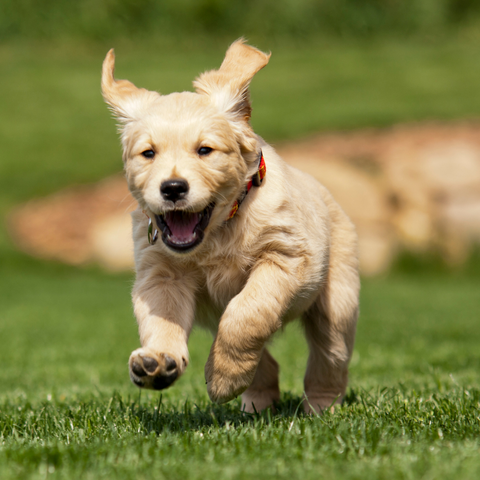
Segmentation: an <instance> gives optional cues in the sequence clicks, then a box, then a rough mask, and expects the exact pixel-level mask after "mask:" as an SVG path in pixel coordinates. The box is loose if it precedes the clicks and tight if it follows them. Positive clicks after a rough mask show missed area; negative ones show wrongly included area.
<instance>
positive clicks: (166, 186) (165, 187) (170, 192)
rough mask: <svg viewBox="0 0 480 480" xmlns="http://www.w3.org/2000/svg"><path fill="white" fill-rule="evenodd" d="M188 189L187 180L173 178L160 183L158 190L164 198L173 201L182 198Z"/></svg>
mask: <svg viewBox="0 0 480 480" xmlns="http://www.w3.org/2000/svg"><path fill="white" fill-rule="evenodd" d="M188 189H189V186H188V182H187V181H186V180H182V179H181V178H174V179H173V180H166V181H165V182H163V183H162V184H161V185H160V192H161V194H162V196H163V198H164V199H165V200H171V201H172V202H173V203H175V202H176V201H178V200H181V199H182V198H185V195H186V194H187V192H188Z"/></svg>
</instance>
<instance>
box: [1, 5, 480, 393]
mask: <svg viewBox="0 0 480 480" xmlns="http://www.w3.org/2000/svg"><path fill="white" fill-rule="evenodd" d="M240 36H244V37H246V38H247V39H248V40H249V43H251V44H253V45H256V46H257V47H259V48H260V49H262V50H264V51H272V53H273V55H272V58H271V60H270V63H269V65H268V67H267V68H266V69H264V70H262V72H260V73H259V74H258V75H257V76H256V77H255V79H254V80H253V83H252V87H251V92H252V100H253V117H252V123H253V126H254V129H255V130H256V132H257V133H258V134H260V135H261V136H263V137H264V138H265V139H266V141H268V142H270V143H272V144H273V145H274V146H275V147H276V148H277V150H278V151H279V153H280V154H281V155H282V156H283V157H284V158H285V160H286V161H288V162H289V163H291V164H292V165H295V166H298V167H299V168H301V169H303V170H305V171H308V172H310V173H311V174H312V175H314V176H315V177H316V178H318V179H319V180H320V181H321V182H322V183H324V184H325V185H326V186H327V187H328V188H329V189H330V190H331V191H332V193H333V194H334V196H335V198H336V199H337V200H338V201H339V203H340V204H341V205H342V206H343V207H344V209H345V210H346V211H347V213H348V214H349V215H350V216H351V218H352V219H353V221H354V222H355V223H356V225H357V229H358V232H359V237H360V257H361V269H362V275H363V277H364V283H363V291H362V319H361V324H360V326H361V327H359V334H358V341H357V349H356V354H355V356H354V359H353V361H352V369H353V372H354V375H353V378H355V379H356V380H355V381H356V382H357V383H356V385H363V386H368V385H372V384H375V382H377V383H382V382H387V383H388V382H399V381H405V379H406V378H407V377H408V375H413V376H412V377H408V378H410V379H412V378H414V380H412V381H418V382H423V381H435V382H441V381H445V382H448V381H450V380H448V379H449V378H450V375H451V374H452V372H455V375H456V377H455V378H456V380H455V381H462V382H466V383H468V382H477V384H478V380H475V379H476V378H477V377H476V372H478V367H479V366H480V358H479V355H478V353H477V350H478V348H477V347H478V340H479V327H478V325H477V324H478V312H479V309H480V301H479V298H480V294H478V287H479V286H480V285H479V284H480V255H479V253H478V252H479V248H478V244H479V242H480V3H479V2H478V1H476V0H275V1H273V0H255V1H253V0H248V1H245V0H243V1H240V0H228V1H227V0H175V1H173V0H165V1H159V0H77V1H75V2H72V1H66V0H44V1H42V2H38V1H35V0H2V1H1V2H0V66H1V75H0V145H1V160H0V182H1V184H0V216H1V219H2V221H1V224H0V265H1V272H2V274H1V278H0V285H1V292H2V301H1V302H0V315H1V318H2V321H1V322H0V339H1V340H0V342H1V344H2V348H1V349H0V361H2V362H3V365H4V366H5V368H3V369H2V370H1V371H0V392H1V389H4V393H6V394H8V395H43V393H42V392H52V391H53V392H58V394H59V395H60V394H62V395H70V394H74V393H75V392H80V391H85V388H87V390H88V388H91V387H95V389H97V390H98V389H102V388H116V389H119V390H121V391H128V392H129V391H130V390H128V389H129V388H132V389H133V388H134V387H130V385H129V384H128V377H127V369H126V362H127V359H128V355H129V353H130V351H131V350H132V349H134V348H136V347H137V345H138V339H137V334H136V326H135V320H134V318H133V314H132V310H131V306H130V300H129V295H130V294H129V290H130V288H131V284H132V282H133V273H132V245H131V241H130V228H131V227H130V218H129V211H131V210H132V209H134V208H135V203H134V201H133V200H132V198H131V197H130V196H129V193H128V190H127V189H126V186H125V182H124V180H123V177H122V162H121V152H120V145H119V141H118V138H117V134H116V132H115V125H114V120H113V119H112V118H110V115H109V112H108V110H107V108H106V106H105V104H104V103H103V101H102V98H101V95H100V69H101V63H102V60H103V58H104V56H105V54H106V52H107V51H108V49H110V48H112V47H115V50H116V55H117V69H116V75H117V77H118V78H128V79H129V80H131V81H133V82H134V83H135V84H136V85H137V86H139V87H145V88H148V89H152V90H158V91H160V92H161V93H170V92H172V91H181V90H189V89H191V88H192V87H191V82H192V80H193V79H194V78H195V77H196V76H197V75H198V74H199V73H200V72H202V71H204V70H207V69H212V68H217V67H218V66H219V65H220V63H221V61H222V59H223V55H224V53H225V51H226V49H227V47H228V45H229V44H230V43H231V42H232V41H233V40H235V39H236V38H238V37H240ZM292 328H294V327H292ZM412 331H415V332H417V333H416V335H415V339H414V340H412V338H411V333H410V332H412ZM291 335H293V338H295V339H296V341H295V342H284V343H282V340H279V342H278V343H276V345H277V346H276V347H275V348H276V349H277V351H278V354H279V356H280V357H282V358H284V359H289V360H291V361H289V365H290V367H289V368H287V369H286V370H285V373H284V377H283V380H282V382H284V387H285V388H287V389H291V390H293V391H295V392H300V391H301V388H302V387H301V378H300V377H301V376H299V374H298V372H299V371H303V368H304V362H305V356H304V353H303V351H304V348H303V347H298V344H299V342H301V339H300V336H301V333H300V332H299V331H296V330H295V331H294V332H293V333H291ZM297 340H298V342H297ZM209 343H210V339H209V337H208V336H207V335H206V334H203V333H200V332H196V333H195V334H194V338H193V340H192V344H191V345H192V346H191V353H192V359H193V360H194V361H192V368H191V370H190V371H192V372H193V373H192V374H188V375H190V376H187V377H186V378H187V380H182V381H183V384H184V387H183V388H184V390H183V392H187V393H184V395H187V394H192V392H194V393H195V395H201V396H204V395H205V392H204V386H203V381H202V368H203V363H204V361H205V359H206V355H207V354H208V346H209ZM297 367H298V368H297ZM406 371H408V372H410V373H409V374H406V373H405V372H406ZM412 372H413V373H412ZM405 375H407V377H406V376H405ZM415 375H416V376H415ZM432 378H433V379H434V380H432ZM186 384H188V385H190V387H185V385H186ZM132 391H133V390H132ZM34 392H35V393H34ZM39 392H40V393H39ZM172 395H179V396H181V395H183V394H182V393H176V394H172ZM179 398H180V397H179Z"/></svg>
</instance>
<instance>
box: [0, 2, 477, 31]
mask: <svg viewBox="0 0 480 480" xmlns="http://www.w3.org/2000/svg"><path fill="white" fill-rule="evenodd" d="M472 21H473V22H478V23H480V2H478V1H477V0H163V1H160V0H76V1H72V0H42V1H41V2H39V1H38V0H2V2H1V3H0V40H5V39H9V38H14V37H27V38H58V37H65V36H66V37H80V38H86V39H93V40H102V39H109V38H112V37H118V36H123V35H129V36H132V35H134V36H135V35H138V36H142V35H149V36H150V35H168V36H179V37H185V36H191V35H192V34H195V35H198V34H202V35H206V36H216V35H225V34H228V35H231V36H239V35H248V36H255V37H262V36H285V35H286V36H295V37H299V38H305V37H306V38H309V37H312V36H319V35H321V36H334V37H349V36H355V37H371V36H375V35H378V34H386V33H387V34H392V33H393V34H402V35H406V34H408V35H411V34H415V35H416V34H428V35H431V34H441V33H443V32H445V31H448V30H450V29H459V28H460V29H461V28H464V27H466V26H468V25H469V24H471V23H472Z"/></svg>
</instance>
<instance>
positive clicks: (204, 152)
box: [197, 147, 213, 156]
mask: <svg viewBox="0 0 480 480" xmlns="http://www.w3.org/2000/svg"><path fill="white" fill-rule="evenodd" d="M212 151H213V148H210V147H200V148H199V149H198V150H197V153H198V154H199V155H200V156H204V155H208V154H209V153H211V152H212Z"/></svg>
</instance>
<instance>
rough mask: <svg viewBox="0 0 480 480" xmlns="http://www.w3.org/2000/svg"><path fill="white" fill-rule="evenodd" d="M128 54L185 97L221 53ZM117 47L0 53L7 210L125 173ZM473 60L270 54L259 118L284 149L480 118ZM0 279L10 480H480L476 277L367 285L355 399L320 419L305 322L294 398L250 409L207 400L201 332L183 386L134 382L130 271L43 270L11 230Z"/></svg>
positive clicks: (128, 73) (281, 344)
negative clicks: (114, 79)
mask: <svg viewBox="0 0 480 480" xmlns="http://www.w3.org/2000/svg"><path fill="white" fill-rule="evenodd" d="M260 47H263V48H265V49H268V48H269V46H262V45H260ZM124 48H125V52H124V53H122V51H121V49H117V50H118V51H117V55H118V62H119V63H118V69H117V71H118V76H119V77H129V78H131V79H132V80H133V81H135V82H136V83H137V84H138V85H139V86H145V87H148V88H158V89H160V90H161V91H163V92H168V91H172V90H176V89H186V88H189V85H190V81H191V79H192V78H193V77H194V76H195V75H196V74H197V73H198V72H200V71H202V70H204V69H206V68H213V67H215V66H217V65H218V64H219V63H220V62H221V59H222V52H223V50H224V47H223V46H222V47H221V48H219V49H218V51H217V52H213V53H209V54H207V53H205V52H193V53H192V52H190V53H187V52H180V53H179V52H177V53H175V52H171V51H170V52H163V51H160V50H155V49H154V48H151V49H150V50H147V51H142V52H140V53H139V52H137V51H135V49H134V48H133V47H132V46H125V47H124ZM107 49H108V48H107V47H106V48H105V51H106V50H107ZM103 50H104V49H103V48H102V49H100V48H98V47H94V48H93V47H92V49H90V50H87V49H85V50H81V49H76V50H72V51H71V52H70V51H68V48H67V47H64V48H63V49H53V48H52V47H51V46H49V47H48V48H47V49H46V50H42V49H39V48H38V49H33V48H30V47H28V48H27V47H25V46H23V47H22V46H10V47H9V46H4V47H1V48H0V62H1V64H2V75H1V76H0V86H1V88H0V105H1V110H0V140H1V144H2V150H3V151H2V160H1V162H0V215H5V214H6V213H7V212H8V211H9V210H10V209H11V208H12V207H13V206H14V205H15V204H16V203H17V202H20V201H25V200H28V199H29V198H32V197H34V196H37V195H41V194H46V193H49V192H52V191H55V190H56V189H58V188H61V187H63V186H65V185H68V184H73V183H84V182H90V181H95V180H98V179H100V178H102V177H103V176H105V175H107V174H110V173H113V172H116V171H119V170H120V168H121V165H120V154H119V146H118V141H117V139H116V136H115V133H114V126H113V121H112V120H111V119H110V118H109V115H108V113H107V111H106V108H105V106H104V105H103V104H102V101H101V98H100V95H99V69H100V63H101V60H102V57H103V53H104V52H103ZM479 53H480V49H479V48H474V47H473V46H471V45H466V46H465V45H464V46H459V45H444V46H436V47H435V48H434V47H433V46H417V47H415V48H414V46H411V45H410V46H409V45H396V46H395V45H393V46H390V47H389V48H387V47H382V46H378V47H369V48H367V49H363V48H360V47H353V46H350V47H348V46H343V47H339V46H336V47H331V48H327V47H325V49H323V50H313V49H311V50H308V49H303V50H300V51H297V52H294V51H293V50H292V51H287V52H283V53H282V52H278V53H277V52H274V56H273V57H272V62H271V65H269V66H268V67H267V69H265V70H264V71H262V72H261V74H260V75H259V76H258V79H255V80H254V84H253V88H252V94H253V101H254V115H255V117H254V124H255V127H256V129H257V130H258V132H259V133H261V134H263V135H264V136H265V137H266V138H267V139H269V140H273V141H275V142H279V141H281V140H282V139H284V138H295V137H297V136H299V135H301V134H307V133H309V132H313V131H316V130H318V129H327V128H335V129H339V128H354V127H359V126H366V125H388V124H391V123H394V122H397V121H403V120H408V119H410V120H412V119H415V120H419V119H428V118H434V117H440V118H444V119H448V118H462V117H475V116H476V117H478V116H480V95H479V85H480V81H479V80H480V66H479V65H480V64H479V63H478V62H474V61H472V58H475V55H476V56H477V57H478V54H479ZM72 215H75V212H72ZM0 272H1V274H0V292H1V300H0V365H1V367H2V368H0V478H1V479H2V480H3V479H22V478H39V479H44V478H69V479H72V478H73V479H77V478H81V479H98V478H119V479H123V478H132V479H137V478H138V479H152V478H159V479H163V478H164V479H168V480H170V479H197V478H198V479H202V480H203V479H207V478H225V479H230V478H232V479H241V478H249V479H250V478H262V479H274V478H275V479H276V478H280V479H282V478H285V479H292V478H306V479H318V478H332V479H339V480H340V479H342V480H343V479H369V480H370V479H417V478H425V479H436V478H446V479H457V478H462V479H477V478H480V375H479V372H480V322H479V316H480V268H479V267H478V266H477V267H471V268H470V269H469V270H468V271H467V272H463V273H462V272H456V273H452V274H449V273H445V272H444V271H443V270H442V269H435V268H429V267H425V269H424V270H422V268H421V266H420V267H417V268H416V269H413V270H407V269H405V268H397V269H396V270H395V272H393V273H392V274H391V275H389V276H387V277H385V278H379V279H364V280H363V284H362V294H361V316H360V321H359V325H358V333H357V341H356V347H355V353H354V356H353V359H352V363H351V377H350V387H349V391H348V395H347V398H346V401H345V403H344V405H343V406H342V407H340V408H338V409H337V411H336V412H335V414H334V415H331V414H329V413H327V414H325V415H324V416H323V417H316V416H314V417H306V416H304V415H303V414H302V412H301V409H300V408H299V405H300V401H301V395H302V378H303V373H304V369H305V363H306V356H307V352H306V345H305V342H304V339H303V336H302V332H301V330H300V329H299V328H298V326H296V325H295V324H293V325H290V326H288V327H287V328H286V331H285V332H283V333H281V334H279V335H278V336H277V337H276V338H275V339H274V341H273V345H272V352H273V354H274V355H275V357H276V358H277V359H278V360H279V362H280V366H281V388H282V391H283V392H284V393H283V396H282V400H281V403H280V405H279V406H278V409H277V412H276V414H274V415H272V414H264V415H244V414H243V413H242V412H241V411H240V409H239V406H240V403H239V401H233V402H231V403H230V404H228V405H225V406H214V405H212V404H211V403H210V402H209V400H208V397H207V394H206V388H205V382H204V379H203V365H204V363H205V361H206V358H207V355H208V351H209V347H210V344H211V338H210V336H209V335H208V334H206V333H205V332H202V331H198V330H196V331H194V333H193V335H192V338H191V341H190V354H191V362H190V366H189V367H188V370H187V372H186V374H185V376H184V377H183V378H182V379H180V380H179V382H178V383H177V384H176V385H175V386H174V387H173V388H171V389H169V390H166V391H164V392H163V393H162V394H160V393H158V392H142V394H141V395H140V394H139V390H138V389H137V388H136V387H134V386H133V385H132V384H131V383H130V381H129V379H128V370H127V360H128V356H129V354H130V352H131V351H132V350H133V349H134V348H136V347H137V346H138V338H137V332H136V325H135V319H134V317H133V313H132V308H131V305H130V289H131V285H132V282H133V276H132V275H130V274H122V275H111V274H106V273H104V272H101V271H99V270H97V269H96V268H95V267H87V268H83V269H77V268H72V267H67V266H62V265H59V264H53V263H49V262H42V261H37V260H32V259H29V258H27V257H26V256H24V255H23V254H20V253H18V252H16V251H15V249H14V247H13V246H12V245H11V242H10V241H9V239H8V236H7V233H6V229H5V227H4V226H2V227H1V228H0Z"/></svg>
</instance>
